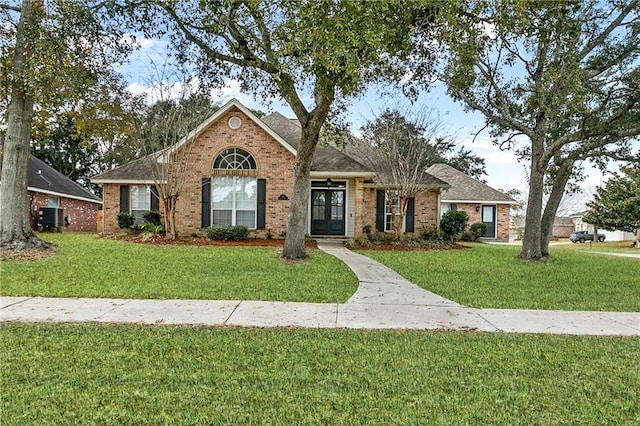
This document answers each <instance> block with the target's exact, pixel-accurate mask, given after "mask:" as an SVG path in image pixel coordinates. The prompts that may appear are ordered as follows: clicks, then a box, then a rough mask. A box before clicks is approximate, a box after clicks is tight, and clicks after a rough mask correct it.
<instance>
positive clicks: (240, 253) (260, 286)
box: [0, 234, 358, 302]
mask: <svg viewBox="0 0 640 426" xmlns="http://www.w3.org/2000/svg"><path fill="white" fill-rule="evenodd" d="M41 236H42V237H43V238H45V239H47V240H50V241H53V242H55V243H56V244H57V245H58V247H59V248H58V252H57V253H56V254H55V255H53V256H51V257H48V258H46V259H42V260H37V261H29V262H26V261H3V262H0V268H2V271H1V273H2V285H1V286H0V292H1V294H2V295H4V296H50V297H107V298H141V299H174V298H175V299H218V300H273V301H295V302H344V301H346V300H347V299H348V298H349V297H350V296H351V295H352V294H353V293H354V292H355V290H356V288H357V286H358V280H357V278H356V277H355V275H354V274H353V273H352V272H351V270H350V269H349V268H347V267H346V266H345V265H344V264H343V263H342V262H340V261H339V260H337V259H336V258H334V257H333V256H329V255H327V254H325V253H323V252H321V251H319V250H311V251H310V259H309V260H308V261H306V262H302V263H295V264H292V263H284V262H282V261H281V260H280V259H279V258H278V249H275V248H256V247H212V246H205V247H195V246H162V247H156V246H150V245H144V244H134V243H127V242H122V241H114V240H108V239H101V238H98V237H97V236H94V235H79V234H43V235H41Z"/></svg>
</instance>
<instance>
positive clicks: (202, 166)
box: [103, 108, 295, 237]
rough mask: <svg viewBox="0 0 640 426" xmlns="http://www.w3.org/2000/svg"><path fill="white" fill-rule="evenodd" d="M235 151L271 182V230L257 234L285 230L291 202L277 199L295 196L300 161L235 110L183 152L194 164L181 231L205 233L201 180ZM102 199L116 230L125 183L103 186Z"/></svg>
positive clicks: (181, 204) (181, 203) (182, 202)
mask: <svg viewBox="0 0 640 426" xmlns="http://www.w3.org/2000/svg"><path fill="white" fill-rule="evenodd" d="M232 116H236V117H239V118H240V119H241V120H242V125H241V127H240V128H239V129H237V130H234V129H231V128H230V127H229V126H228V124H227V123H228V121H229V119H230V118H231V117H232ZM231 147H237V148H242V149H244V150H245V151H247V152H249V153H250V154H251V155H252V156H253V158H254V159H255V160H256V164H257V170H256V171H255V172H251V173H249V174H250V175H251V176H255V177H256V178H258V179H266V215H265V216H266V217H265V222H266V229H265V230H260V231H256V234H257V235H259V236H262V235H264V234H266V233H267V232H271V234H272V235H273V236H274V237H278V236H280V235H281V234H282V233H284V231H285V230H286V225H287V213H288V209H289V201H288V200H280V199H278V197H279V196H280V195H281V194H284V195H286V196H287V197H288V198H291V195H292V194H291V192H292V188H293V163H294V161H295V157H294V155H293V154H291V153H290V152H289V151H287V150H286V149H285V148H284V147H283V146H282V145H280V143H278V142H277V141H276V140H274V139H273V137H271V136H270V135H269V134H268V133H267V132H266V131H264V130H263V129H262V128H261V127H260V126H259V125H258V124H256V123H255V122H254V121H253V120H251V119H250V118H249V117H247V116H245V115H244V114H243V113H242V112H241V111H240V110H239V109H237V108H232V109H231V110H229V111H228V112H227V113H226V114H224V115H223V116H221V117H220V118H219V119H218V120H216V122H214V123H213V124H212V125H211V126H209V127H208V128H207V129H206V130H205V131H204V132H203V133H201V134H200V135H199V136H198V138H197V139H196V140H195V141H193V142H192V143H191V144H190V145H188V146H187V147H186V148H185V150H184V151H181V152H180V153H179V154H178V155H183V156H184V158H185V160H186V161H187V163H188V164H189V169H188V175H187V179H186V182H185V184H184V187H183V190H182V193H181V195H180V199H179V200H178V203H177V207H176V227H177V230H178V233H179V234H180V235H190V234H201V233H202V230H201V228H200V226H201V211H202V210H201V208H202V207H201V202H202V198H201V197H202V178H203V177H211V176H212V175H213V169H212V167H213V160H214V159H215V158H216V157H217V155H218V154H219V153H220V152H221V151H222V150H224V149H226V148H231ZM103 200H104V205H105V207H106V208H105V210H104V221H105V223H104V231H105V232H106V233H110V232H117V231H118V226H117V222H116V216H117V214H118V213H119V211H120V185H118V184H105V185H103Z"/></svg>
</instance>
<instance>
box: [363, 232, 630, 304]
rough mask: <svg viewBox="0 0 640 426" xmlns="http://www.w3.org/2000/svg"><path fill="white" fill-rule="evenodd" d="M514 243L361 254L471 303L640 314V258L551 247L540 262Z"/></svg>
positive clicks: (429, 288) (434, 289) (430, 289)
mask: <svg viewBox="0 0 640 426" xmlns="http://www.w3.org/2000/svg"><path fill="white" fill-rule="evenodd" d="M519 251H520V248H519V247H515V246H499V245H488V244H472V248H471V249H467V250H453V251H419V252H418V251H414V252H404V251H402V252H401V251H398V252H389V251H388V252H384V251H363V252H361V253H363V254H365V255H366V256H369V257H371V258H372V259H375V260H378V261H380V262H382V263H384V264H385V265H387V266H389V267H391V268H392V269H394V270H395V271H397V272H399V273H400V274H402V275H403V276H404V277H406V278H407V279H409V280H410V281H412V282H414V283H416V284H418V285H419V286H421V287H423V288H425V289H427V290H429V291H432V292H434V293H436V294H439V295H441V296H443V297H446V298H448V299H452V300H455V301H456V302H458V303H461V304H463V305H466V306H473V307H480V308H505V309H506V308H510V309H563V310H588V311H629V312H640V280H639V279H638V277H640V260H638V259H626V258H617V257H616V258H614V257H608V256H601V255H595V254H593V253H584V252H582V251H580V250H575V249H573V248H572V247H564V246H559V247H552V248H551V258H550V259H548V260H547V261H544V262H540V263H533V262H525V261H522V260H520V259H518V258H517V255H518V253H519Z"/></svg>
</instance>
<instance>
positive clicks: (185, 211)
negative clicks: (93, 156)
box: [91, 100, 449, 237]
mask: <svg viewBox="0 0 640 426" xmlns="http://www.w3.org/2000/svg"><path fill="white" fill-rule="evenodd" d="M300 135H301V127H300V125H299V123H298V122H297V120H291V119H288V118H286V117H284V116H283V115H281V114H279V113H273V114H270V115H268V116H266V117H263V118H262V119H259V118H258V117H256V116H255V115H254V114H253V113H252V112H251V111H249V110H248V109H247V108H246V107H245V106H243V105H242V104H241V103H240V102H238V101H237V100H231V101H229V102H228V103H226V104H225V105H224V106H222V107H221V108H220V109H219V110H217V111H216V112H215V113H214V114H213V115H211V116H210V117H209V118H208V119H207V120H205V121H204V122H203V123H202V124H201V125H200V126H198V127H197V128H196V129H194V130H193V131H192V132H191V133H190V134H189V135H188V137H186V138H184V139H182V140H181V141H179V142H178V143H177V144H176V145H175V146H174V147H172V148H171V150H172V151H171V152H178V151H179V150H185V149H187V147H188V150H187V151H183V153H185V154H186V162H187V164H188V165H189V167H188V172H187V174H188V175H187V179H186V181H185V184H184V187H183V190H182V193H181V195H180V199H179V201H178V203H177V207H176V226H177V229H178V232H179V233H180V234H182V235H190V234H196V235H199V234H202V231H203V229H204V228H206V227H208V226H210V225H245V226H247V227H248V228H250V229H251V230H252V232H253V234H254V235H255V236H257V237H264V236H266V235H272V236H273V237H280V236H282V235H284V232H285V230H286V224H287V212H288V209H289V198H290V197H291V191H292V188H293V165H294V161H295V156H296V150H297V148H298V146H299V140H300ZM149 161H153V157H152V156H149V157H145V158H142V159H139V160H135V161H132V162H130V163H128V164H125V165H123V166H121V167H119V168H116V169H114V170H111V171H109V172H106V173H103V174H101V175H99V176H95V177H94V178H92V179H91V181H92V182H93V183H96V184H100V185H101V186H102V189H103V200H104V215H103V229H104V232H106V233H112V232H117V231H118V228H117V223H116V217H117V214H118V213H119V212H127V213H130V214H133V215H134V216H135V217H136V218H137V219H138V220H140V219H141V217H142V214H143V213H144V212H145V211H148V210H157V209H159V202H158V197H157V196H156V195H155V188H154V181H153V179H152V178H151V176H152V174H151V168H150V167H151V166H150V162H149ZM374 177H375V176H374V173H372V172H371V171H370V170H369V169H367V168H366V167H365V166H363V165H362V164H361V163H359V162H358V161H356V160H355V159H353V158H351V157H349V156H348V155H346V154H345V153H343V152H341V151H339V150H337V149H335V148H333V147H331V146H318V147H317V148H316V151H315V154H314V157H313V162H312V166H311V173H310V179H309V187H310V195H309V200H308V221H307V233H308V234H309V235H312V236H340V237H352V236H357V235H359V234H360V233H362V230H363V227H365V226H370V227H371V228H372V229H377V230H380V231H391V230H392V229H391V223H392V221H391V213H390V212H389V210H388V207H387V203H386V200H385V195H384V191H381V190H380V187H379V186H378V185H376V183H375V182H374ZM448 187H449V185H448V184H447V183H445V182H444V181H442V180H440V179H438V178H436V177H433V176H431V175H430V174H426V173H425V175H424V179H423V188H424V190H423V191H422V192H420V193H419V194H418V195H417V196H416V197H415V199H412V200H410V202H409V207H408V211H407V218H406V221H405V222H406V223H405V231H406V232H414V231H417V230H419V229H420V228H422V227H434V226H438V224H439V218H440V215H439V196H440V193H441V192H442V191H443V190H444V189H447V188H448Z"/></svg>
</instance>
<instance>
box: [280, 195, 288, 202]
mask: <svg viewBox="0 0 640 426" xmlns="http://www.w3.org/2000/svg"><path fill="white" fill-rule="evenodd" d="M288 199H289V197H287V195H286V194H280V195H279V196H278V200H280V201H287V200H288Z"/></svg>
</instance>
